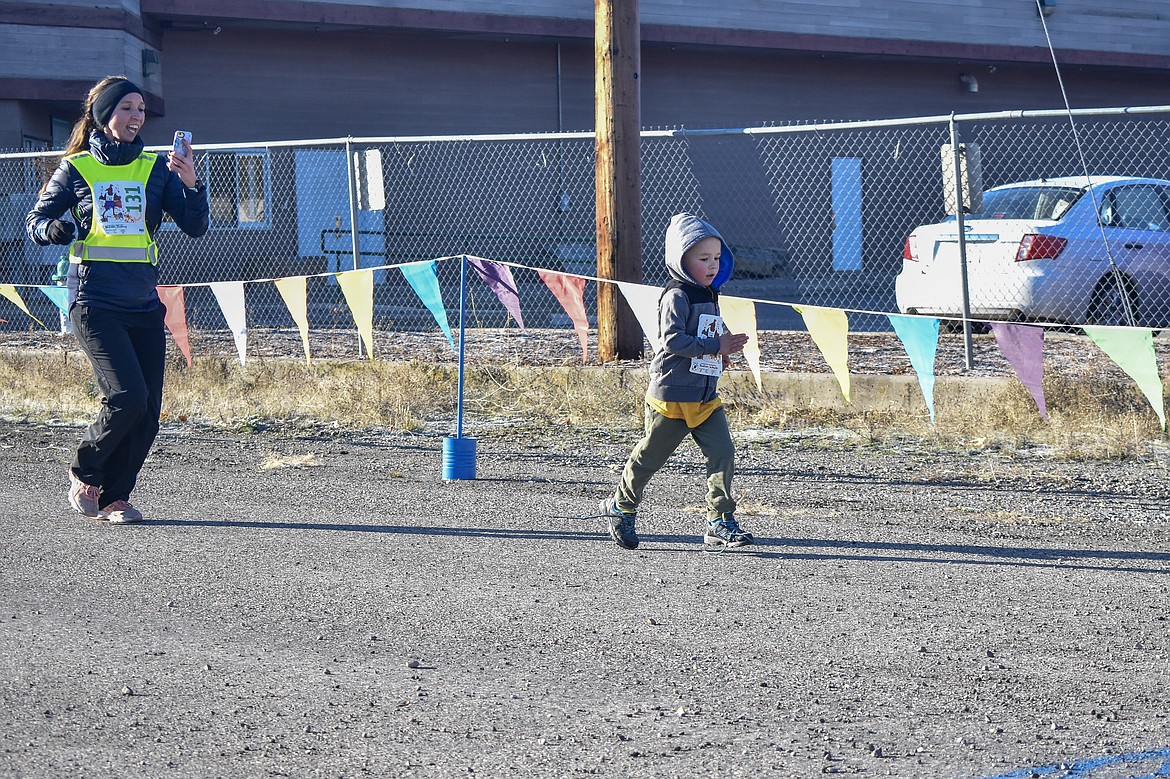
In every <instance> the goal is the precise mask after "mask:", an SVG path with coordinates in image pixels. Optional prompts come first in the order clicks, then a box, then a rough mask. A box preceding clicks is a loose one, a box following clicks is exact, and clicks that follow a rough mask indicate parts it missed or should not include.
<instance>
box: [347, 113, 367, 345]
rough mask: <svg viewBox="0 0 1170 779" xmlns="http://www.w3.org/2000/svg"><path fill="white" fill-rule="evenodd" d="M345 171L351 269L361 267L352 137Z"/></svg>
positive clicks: (356, 184) (348, 146)
mask: <svg viewBox="0 0 1170 779" xmlns="http://www.w3.org/2000/svg"><path fill="white" fill-rule="evenodd" d="M345 171H346V175H347V176H348V178H349V237H350V244H351V246H352V248H353V269H354V270H357V269H358V268H360V267H361V240H360V237H359V236H358V219H357V216H358V180H357V166H356V165H355V164H354V159H353V136H350V137H348V138H346V139H345ZM357 344H358V357H362V356H363V354H362V337H361V334H360V333H359V334H358V339H357Z"/></svg>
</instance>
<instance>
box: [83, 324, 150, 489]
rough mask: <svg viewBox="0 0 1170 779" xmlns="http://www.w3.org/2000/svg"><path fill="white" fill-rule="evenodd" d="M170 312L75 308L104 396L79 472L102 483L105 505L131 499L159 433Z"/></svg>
mask: <svg viewBox="0 0 1170 779" xmlns="http://www.w3.org/2000/svg"><path fill="white" fill-rule="evenodd" d="M165 315H166V308H165V307H164V306H163V305H162V304H161V303H160V304H159V307H158V308H157V309H155V310H154V311H148V312H144V313H127V312H124V311H112V310H110V309H104V308H92V307H90V306H81V305H74V306H73V309H72V310H71V311H70V312H69V318H70V320H71V321H72V322H73V332H74V333H75V334H76V335H77V339H78V341H80V342H81V350H82V351H83V352H85V356H86V357H88V358H89V362H90V365H92V366H93V377H94V379H95V381H96V382H97V386H98V390H99V391H100V392H101V393H102V396H103V397H102V408H101V411H100V412H99V413H98V417H97V419H96V420H95V421H94V423H93V424H92V425H90V426H89V429H88V430H87V431H86V433H85V436H84V437H83V438H82V439H81V444H80V445H79V446H78V447H77V454H76V456H75V457H74V459H73V474H74V475H75V476H76V477H77V478H79V479H81V480H82V481H83V482H85V483H86V484H93V485H95V486H98V487H101V490H102V492H101V497H100V499H99V501H98V502H99V504H100V505H102V506H108V505H109V504H111V503H113V502H114V501H116V500H127V499H129V498H130V493H131V492H132V491H133V490H134V484H135V482H136V481H137V480H138V472H139V471H140V470H142V464H143V463H144V462H146V456H147V454H149V453H150V447H151V445H152V444H153V443H154V438H155V436H156V435H158V420H159V415H160V414H161V412H162V393H163V368H164V367H165V364H166V350H167V342H166V330H165V328H164V325H163V317H164V316H165Z"/></svg>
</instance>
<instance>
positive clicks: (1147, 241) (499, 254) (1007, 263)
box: [0, 106, 1170, 330]
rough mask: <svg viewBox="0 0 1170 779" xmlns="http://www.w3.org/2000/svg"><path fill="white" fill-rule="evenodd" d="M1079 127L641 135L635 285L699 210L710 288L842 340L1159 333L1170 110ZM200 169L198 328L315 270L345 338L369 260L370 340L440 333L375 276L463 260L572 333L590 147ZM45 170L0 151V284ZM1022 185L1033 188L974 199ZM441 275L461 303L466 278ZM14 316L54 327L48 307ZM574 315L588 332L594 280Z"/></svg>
mask: <svg viewBox="0 0 1170 779" xmlns="http://www.w3.org/2000/svg"><path fill="white" fill-rule="evenodd" d="M1073 114H1074V116H1073V117H1070V116H1069V115H1067V114H1065V113H1064V112H1010V113H997V114H980V115H966V116H953V117H946V116H943V117H926V118H919V119H902V120H896V121H883V122H877V121H874V122H849V123H835V124H805V125H792V126H781V127H758V128H749V129H736V130H718V131H712V130H703V131H687V130H661V131H647V132H644V133H643V137H642V155H641V164H642V211H643V236H642V238H643V241H642V263H643V270H644V275H645V281H646V283H648V284H653V285H657V284H661V283H663V282H664V280H665V278H666V274H665V269H664V266H663V263H662V256H661V255H662V250H661V246H662V239H663V235H664V230H665V227H666V225H667V223H668V221H669V218H670V216H671V215H672V214H674V213H677V212H679V211H692V212H695V213H698V214H701V215H703V216H705V217H706V218H707V219H709V220H710V221H711V222H712V223H713V224H715V225H716V226H717V227H718V228H719V229H720V230H721V231H722V232H723V234H724V236H725V237H726V238H727V240H728V242H729V243H730V244H731V245H732V247H733V248H734V250H735V252H736V259H737V270H736V277H735V279H733V280H732V281H731V282H730V283H729V284H728V285H727V286H726V287H725V288H724V290H725V292H727V293H729V294H733V295H737V296H741V297H750V298H754V299H757V300H762V301H777V302H781V303H787V304H811V305H820V306H830V307H836V308H844V309H846V310H848V311H850V323H851V329H855V330H867V329H870V330H888V329H889V323H888V320H887V319H886V317H885V316H884V314H886V313H893V312H898V311H904V312H911V313H924V314H931V315H937V316H942V317H944V318H953V319H961V318H963V317H964V315H965V313H966V314H967V315H968V316H969V317H970V318H972V319H975V320H979V319H988V318H996V319H1011V320H1023V321H1027V320H1031V321H1040V322H1058V323H1066V324H1073V325H1075V324H1084V323H1088V322H1102V323H1108V324H1139V325H1143V326H1151V327H1156V326H1166V325H1170V183H1167V182H1166V181H1165V180H1166V179H1170V122H1168V119H1170V107H1167V106H1160V107H1146V108H1140V109H1133V108H1131V109H1101V110H1082V111H1076V112H1073ZM196 154H197V162H198V167H199V172H200V177H201V178H202V179H203V180H205V181H206V182H207V184H208V189H209V194H210V199H211V208H212V225H211V230H210V232H209V233H208V234H207V235H206V236H204V237H203V238H201V239H199V240H195V241H193V240H190V239H188V238H187V237H186V236H184V235H182V234H181V233H180V232H179V231H178V230H176V229H175V228H174V226H173V225H169V224H164V227H163V229H162V231H161V235H160V236H159V244H160V253H161V256H162V257H163V261H162V264H161V265H160V276H161V282H162V283H164V284H181V285H189V286H188V287H187V289H186V295H187V311H188V319H189V323H190V326H191V327H192V328H195V329H200V328H206V329H216V328H222V327H223V326H224V319H223V316H222V314H221V313H220V309H219V307H218V305H217V303H216V301H215V299H214V297H213V295H212V294H211V292H210V290H209V289H208V288H207V287H205V286H200V285H202V284H204V283H206V282H215V281H226V280H239V281H252V280H261V279H273V278H281V277H290V276H307V277H309V281H308V286H309V320H310V323H311V324H313V325H314V326H320V327H347V326H348V327H352V319H348V318H347V317H348V310H347V309H346V307H345V304H344V299H343V296H342V292H341V290H340V288H339V285H338V283H337V279H336V278H335V277H334V276H333V275H331V274H334V273H337V272H340V271H345V270H352V269H354V268H370V267H374V268H378V269H379V270H377V271H375V298H374V323H375V327H376V328H379V329H382V330H408V329H431V328H434V324H435V322H434V318H433V316H432V314H431V313H430V312H429V311H428V310H427V308H426V307H425V306H424V304H423V302H422V301H420V299H419V296H418V295H417V294H416V293H415V291H414V290H413V289H412V288H411V286H410V285H409V284H408V283H407V282H406V280H405V279H404V277H403V275H402V274H401V273H399V272H397V271H396V270H395V269H394V268H386V267H385V266H392V265H396V264H399V263H404V262H411V261H417V260H426V259H434V258H440V257H449V256H453V255H461V254H468V255H476V256H479V257H484V258H488V259H494V260H500V261H506V262H509V263H515V264H516V265H517V266H522V267H516V268H514V278H515V282H516V286H517V291H518V293H519V297H520V300H521V303H522V306H523V311H524V320H525V324H526V325H527V326H528V327H529V328H549V327H551V328H570V327H571V326H572V325H571V322H570V319H569V317H568V316H567V315H566V314H565V311H564V309H563V308H562V306H561V304H560V303H559V302H558V301H557V299H556V297H555V296H554V295H553V294H552V293H551V292H550V290H549V289H548V288H547V287H546V286H545V285H544V284H543V283H542V281H541V279H540V277H539V276H538V275H537V274H536V273H535V272H534V271H529V270H525V269H526V268H527V269H551V270H557V271H562V272H567V273H573V274H580V275H583V276H588V277H592V276H593V275H594V274H595V273H596V261H595V240H594V230H595V227H594V216H595V214H594V138H593V135H592V134H591V133H571V134H548V135H512V136H484V137H467V138H449V137H444V138H382V139H378V138H365V139H339V140H336V141H311V142H300V143H298V142H280V143H254V144H252V143H236V144H229V145H220V146H200V147H198V148H197V149H196ZM55 164H56V158H55V156H54V155H52V154H49V153H11V154H0V283H10V284H16V285H22V284H27V285H37V284H49V283H51V281H50V279H51V278H52V276H53V273H54V271H55V270H56V267H57V264H58V261H59V260H60V259H61V256H62V254H63V252H62V249H61V248H60V247H47V248H46V247H38V246H35V245H34V244H33V243H32V242H31V241H29V240H28V239H27V238H26V237H25V233H24V222H25V215H26V213H27V212H28V210H29V208H30V207H31V206H32V204H33V202H34V201H35V199H36V197H37V192H38V190H39V188H40V186H41V184H42V182H43V181H44V180H45V178H46V177H47V175H48V174H49V173H51V171H52V169H53V168H54V167H55ZM956 170H959V171H965V181H967V182H969V184H970V186H969V187H968V189H974V190H976V191H975V192H968V193H967V195H966V197H965V198H964V201H963V202H964V203H965V204H966V205H967V206H968V210H967V212H964V213H961V214H953V213H952V214H951V215H948V208H947V203H948V202H950V203H951V204H952V205H953V204H954V203H955V202H957V197H956V195H955V194H954V193H955V192H956V191H962V190H963V189H964V188H963V187H962V186H960V185H958V184H957V183H955V179H956V178H957V177H956V176H955V171H956ZM1086 174H1088V176H1089V179H1090V180H1091V181H1092V182H1093V183H1094V187H1093V188H1092V189H1091V190H1088V189H1086V186H1085V183H1086V182H1085V177H1086ZM1124 177H1134V180H1127V178H1124ZM948 182H949V191H950V194H949V195H948ZM1018 182H1035V183H1033V184H1031V185H1028V186H1021V187H1017V188H1015V189H1012V190H1011V191H1006V192H998V193H997V192H994V191H993V192H991V193H989V194H986V195H982V197H980V192H979V190H980V189H983V188H986V189H990V188H992V187H997V186H1000V185H1006V184H1013V183H1018ZM980 183H981V184H982V187H980ZM980 201H982V202H980ZM980 206H981V208H980ZM950 210H951V211H952V212H953V211H954V210H955V209H954V208H953V207H952V208H951V209H950ZM1098 217H1100V218H1098ZM436 272H437V274H438V278H439V285H440V289H441V290H442V296H443V299H444V303H445V305H446V306H447V307H448V308H449V309H455V308H457V307H458V294H459V279H458V263H439V264H438V265H437V267H436ZM246 290H247V298H246V299H247V318H248V322H249V324H250V325H254V326H272V327H290V328H291V327H293V322H292V319H291V317H290V314H289V312H288V310H287V308H286V307H285V305H284V303H283V301H282V299H281V297H280V295H279V294H278V293H277V291H276V289H275V287H274V285H272V284H271V283H259V282H258V283H255V284H248V285H247V287H246ZM28 302H29V304H30V305H33V306H35V307H37V308H38V310H39V311H40V312H41V313H44V314H45V315H46V316H51V315H52V310H53V309H52V304H51V303H49V302H48V301H47V300H42V299H40V298H37V297H36V296H30V297H29V300H28ZM585 303H586V310H587V311H588V312H589V315H590V316H591V317H592V316H593V315H594V312H595V285H593V284H589V285H587V289H586V301H585ZM4 305H7V303H5V302H4V301H0V306H4ZM474 306H475V311H474V314H473V317H474V324H475V325H476V326H480V327H501V326H506V325H508V324H509V322H510V317H509V314H508V313H507V311H506V310H505V308H504V307H503V305H501V304H500V303H499V301H498V300H496V299H495V298H494V297H493V296H491V295H478V296H476V298H475V300H474ZM757 316H758V320H759V324H760V327H761V328H762V329H799V328H801V320H800V317H799V316H798V315H795V314H793V312H792V309H791V307H790V306H784V305H760V306H757ZM0 318H6V319H10V320H11V319H13V317H11V316H0ZM42 318H43V317H42ZM0 326H2V325H0ZM9 326H11V325H9Z"/></svg>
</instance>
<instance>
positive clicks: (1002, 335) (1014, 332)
mask: <svg viewBox="0 0 1170 779" xmlns="http://www.w3.org/2000/svg"><path fill="white" fill-rule="evenodd" d="M988 324H989V325H990V326H991V332H992V333H993V334H994V335H995V342H996V343H997V344H999V350H1000V351H1001V352H1003V356H1004V358H1005V359H1006V360H1007V361H1008V362H1009V363H1010V364H1011V366H1012V369H1013V370H1015V372H1016V375H1017V376H1019V377H1020V382H1021V383H1022V384H1023V385H1024V388H1025V389H1027V390H1028V392H1029V393H1030V394H1031V395H1032V399H1033V400H1035V401H1036V408H1038V409H1039V410H1040V418H1041V419H1043V420H1044V421H1045V422H1047V421H1048V408H1047V407H1046V406H1045V404H1044V328H1043V327H1036V326H1035V325H1018V324H1014V323H1012V322H989V323H988Z"/></svg>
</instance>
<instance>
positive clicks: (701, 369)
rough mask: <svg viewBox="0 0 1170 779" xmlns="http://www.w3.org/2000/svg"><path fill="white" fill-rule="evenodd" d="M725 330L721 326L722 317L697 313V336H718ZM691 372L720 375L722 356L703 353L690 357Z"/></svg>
mask: <svg viewBox="0 0 1170 779" xmlns="http://www.w3.org/2000/svg"><path fill="white" fill-rule="evenodd" d="M725 332H727V328H725V327H724V326H723V317H721V316H716V315H713V314H699V332H698V333H697V335H698V337H699V338H718V337H719V336H721V335H723V334H724V333H725ZM691 373H698V374H701V375H703V376H722V375H723V357H722V356H721V355H718V354H704V355H703V356H702V357H692V358H691Z"/></svg>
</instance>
